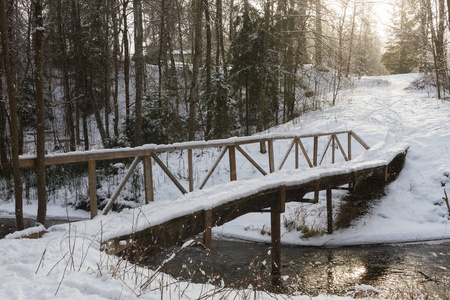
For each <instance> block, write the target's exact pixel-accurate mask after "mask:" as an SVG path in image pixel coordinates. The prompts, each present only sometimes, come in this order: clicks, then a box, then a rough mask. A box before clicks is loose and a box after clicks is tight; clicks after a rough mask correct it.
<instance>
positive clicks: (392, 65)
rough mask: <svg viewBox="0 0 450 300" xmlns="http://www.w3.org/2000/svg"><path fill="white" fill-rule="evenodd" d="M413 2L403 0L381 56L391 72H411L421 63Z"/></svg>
mask: <svg viewBox="0 0 450 300" xmlns="http://www.w3.org/2000/svg"><path fill="white" fill-rule="evenodd" d="M412 3H414V1H413V0H412V1H411V0H401V3H400V5H399V10H398V11H397V13H396V16H395V17H396V20H394V24H395V25H396V26H395V27H394V29H393V33H392V35H391V38H390V39H389V41H388V45H387V47H386V51H385V52H384V54H383V55H382V57H381V61H382V63H383V64H384V65H385V67H386V69H387V70H388V71H389V72H390V73H391V74H400V73H409V72H411V71H412V70H413V69H414V68H415V67H416V66H417V65H418V63H419V54H420V52H419V44H418V42H419V39H418V38H417V36H419V34H418V32H417V28H416V26H415V25H416V22H415V18H414V7H413V6H412Z"/></svg>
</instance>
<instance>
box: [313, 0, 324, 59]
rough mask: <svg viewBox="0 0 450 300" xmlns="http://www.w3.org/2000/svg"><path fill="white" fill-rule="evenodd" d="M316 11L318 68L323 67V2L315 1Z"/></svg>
mask: <svg viewBox="0 0 450 300" xmlns="http://www.w3.org/2000/svg"><path fill="white" fill-rule="evenodd" d="M315 9H316V20H315V21H316V22H315V23H316V24H315V25H316V28H315V41H316V60H315V61H316V66H321V65H322V3H321V0H315Z"/></svg>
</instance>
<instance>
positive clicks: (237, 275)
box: [147, 240, 450, 299]
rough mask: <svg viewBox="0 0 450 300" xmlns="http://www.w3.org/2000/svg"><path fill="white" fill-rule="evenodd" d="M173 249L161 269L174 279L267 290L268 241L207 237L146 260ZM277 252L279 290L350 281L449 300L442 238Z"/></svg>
mask: <svg viewBox="0 0 450 300" xmlns="http://www.w3.org/2000/svg"><path fill="white" fill-rule="evenodd" d="M174 252H175V253H176V256H175V257H174V258H173V259H172V260H171V261H170V262H168V263H166V264H165V265H164V267H163V268H162V271H163V272H165V273H168V274H171V275H172V276H174V277H176V278H180V279H182V280H191V281H193V282H197V283H204V282H211V283H214V284H216V285H219V286H227V287H239V288H247V287H249V286H251V287H256V288H260V289H266V290H271V289H270V282H271V281H270V270H271V260H270V248H269V246H268V245H265V244H257V243H248V242H243V241H231V240H213V243H212V249H211V250H204V249H201V248H185V249H180V248H177V247H173V248H171V249H170V250H169V251H167V252H165V253H162V254H160V255H158V256H155V257H152V258H150V259H148V261H147V262H148V264H149V265H150V266H152V267H157V266H159V265H160V264H161V262H162V261H163V260H164V259H165V258H167V257H168V256H169V255H170V254H172V253H174ZM281 256H282V257H281V261H282V271H281V274H282V276H283V285H282V289H281V291H282V292H287V293H301V294H306V295H310V296H316V295H318V294H324V293H328V294H335V295H346V294H347V293H348V292H351V291H354V290H355V285H356V284H358V285H363V284H364V285H370V286H372V287H374V288H376V289H378V290H380V291H382V293H383V296H384V297H386V296H389V298H396V299H404V295H403V296H402V294H401V293H407V294H408V295H411V294H412V293H422V294H428V295H437V298H436V299H450V298H449V297H450V296H449V295H450V286H449V284H450V280H449V279H450V245H449V244H446V243H443V242H440V243H415V244H397V245H367V246H352V247H339V248H321V247H300V246H283V247H282V249H281ZM405 295H406V294H405ZM417 295H419V294H417ZM414 299H415V298H414ZM431 299H433V298H431Z"/></svg>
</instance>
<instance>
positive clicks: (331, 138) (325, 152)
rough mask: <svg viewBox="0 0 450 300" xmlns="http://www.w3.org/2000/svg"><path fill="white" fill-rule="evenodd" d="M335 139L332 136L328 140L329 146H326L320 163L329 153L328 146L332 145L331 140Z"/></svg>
mask: <svg viewBox="0 0 450 300" xmlns="http://www.w3.org/2000/svg"><path fill="white" fill-rule="evenodd" d="M333 140H334V139H333V136H330V139H329V140H328V143H327V146H326V147H325V151H324V152H323V155H322V158H321V159H320V162H319V165H321V164H322V161H323V159H324V158H325V155H326V154H327V151H328V148H329V147H330V144H331V141H333ZM333 150H334V149H333Z"/></svg>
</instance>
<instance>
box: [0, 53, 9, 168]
mask: <svg viewBox="0 0 450 300" xmlns="http://www.w3.org/2000/svg"><path fill="white" fill-rule="evenodd" d="M1 57H2V53H1V52H0V78H3V75H4V71H3V70H4V68H3V62H2V59H1ZM3 96H4V94H3V80H0V145H2V147H0V170H1V171H3V174H5V175H6V176H7V177H9V176H10V175H11V169H10V166H9V161H8V150H7V149H8V148H9V147H10V145H9V142H8V134H7V133H6V123H7V121H6V120H7V119H8V113H7V111H6V99H4V98H3Z"/></svg>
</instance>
